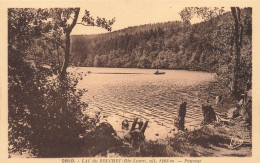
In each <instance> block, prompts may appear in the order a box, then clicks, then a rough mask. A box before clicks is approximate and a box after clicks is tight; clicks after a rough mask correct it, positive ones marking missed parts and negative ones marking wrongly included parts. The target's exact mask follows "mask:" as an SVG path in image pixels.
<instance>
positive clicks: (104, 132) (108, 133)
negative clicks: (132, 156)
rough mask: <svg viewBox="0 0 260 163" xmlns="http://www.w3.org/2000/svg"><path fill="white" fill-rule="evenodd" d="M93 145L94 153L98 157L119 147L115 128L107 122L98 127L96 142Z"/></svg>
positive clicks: (95, 136) (95, 135)
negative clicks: (112, 148) (110, 149)
mask: <svg viewBox="0 0 260 163" xmlns="http://www.w3.org/2000/svg"><path fill="white" fill-rule="evenodd" d="M92 143H93V151H92V153H93V154H94V155H96V154H99V153H101V152H103V151H106V150H107V149H109V148H111V147H115V146H117V145H118V144H119V143H120V141H119V139H118V138H117V134H116V132H115V130H114V129H113V127H112V126H111V125H110V124H109V123H107V122H102V123H100V124H99V126H97V128H96V130H95V132H94V140H93V142H92Z"/></svg>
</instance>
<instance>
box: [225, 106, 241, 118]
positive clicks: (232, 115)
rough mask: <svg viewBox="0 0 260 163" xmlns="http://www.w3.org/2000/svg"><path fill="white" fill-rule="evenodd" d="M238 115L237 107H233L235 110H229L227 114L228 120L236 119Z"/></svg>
mask: <svg viewBox="0 0 260 163" xmlns="http://www.w3.org/2000/svg"><path fill="white" fill-rule="evenodd" d="M238 115H239V112H238V109H237V107H233V108H231V109H229V110H228V112H227V118H235V117H238Z"/></svg>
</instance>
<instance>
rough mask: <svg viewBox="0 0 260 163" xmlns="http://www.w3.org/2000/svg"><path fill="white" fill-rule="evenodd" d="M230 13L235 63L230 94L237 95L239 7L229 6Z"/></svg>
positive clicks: (239, 50)
mask: <svg viewBox="0 0 260 163" xmlns="http://www.w3.org/2000/svg"><path fill="white" fill-rule="evenodd" d="M231 13H232V16H233V19H234V28H235V30H234V46H235V54H236V56H235V65H234V71H233V85H232V87H233V89H232V90H233V91H232V94H233V95H234V96H235V97H237V96H238V73H239V64H240V55H241V46H242V34H243V26H242V24H241V20H240V9H239V8H238V7H231Z"/></svg>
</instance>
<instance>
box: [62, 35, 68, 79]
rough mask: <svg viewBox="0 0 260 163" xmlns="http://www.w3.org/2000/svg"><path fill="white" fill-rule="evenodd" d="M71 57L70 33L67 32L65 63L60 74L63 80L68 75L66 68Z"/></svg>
mask: <svg viewBox="0 0 260 163" xmlns="http://www.w3.org/2000/svg"><path fill="white" fill-rule="evenodd" d="M69 59H70V33H66V35H65V56H64V61H63V65H62V68H61V74H60V78H61V80H63V79H65V77H66V70H67V67H68V65H69Z"/></svg>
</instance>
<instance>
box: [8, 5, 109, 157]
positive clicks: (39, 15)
mask: <svg viewBox="0 0 260 163" xmlns="http://www.w3.org/2000/svg"><path fill="white" fill-rule="evenodd" d="M78 13H79V8H74V9H58V8H55V9H30V8H19V9H18V8H10V9H8V123H9V130H8V131H9V133H8V139H9V152H23V151H26V150H29V151H30V152H31V153H32V154H34V155H35V156H37V157H72V156H74V157H75V156H84V155H82V151H81V147H82V146H85V147H88V146H86V144H87V143H88V142H89V141H91V140H90V139H85V138H86V136H87V135H86V130H88V129H91V128H92V127H93V125H92V124H88V123H86V122H84V121H83V116H84V115H83V113H82V109H84V108H85V107H86V104H85V103H84V102H82V101H81V96H82V95H83V93H84V92H85V90H78V89H76V85H77V83H78V81H79V80H80V79H81V76H80V75H76V76H71V75H67V73H66V69H67V67H68V64H69V57H70V51H69V50H70V33H71V31H72V29H73V27H74V26H75V23H76V20H77V18H78ZM69 19H72V20H73V21H72V23H71V24H69V23H68V22H69ZM82 19H83V20H82V23H83V22H85V23H87V24H88V25H89V24H91V25H93V23H94V19H93V18H92V17H91V16H90V15H89V14H86V15H85V16H84V17H83V18H82ZM113 21H114V20H113ZM113 21H110V22H108V23H106V22H107V21H106V20H105V19H102V20H101V18H98V19H97V23H96V24H95V23H94V25H97V26H100V27H104V28H106V29H108V30H111V27H110V26H109V24H111V25H112V24H113ZM85 25H86V24H85ZM64 34H65V45H64V44H63V43H64V42H63V38H62V36H64ZM55 48H57V49H56V50H55ZM61 49H64V51H63V52H64V53H65V54H64V55H62V56H64V57H65V58H64V62H63V66H62V67H58V69H59V70H58V76H59V77H57V72H56V70H57V69H56V68H53V67H52V65H51V67H50V68H49V67H47V68H46V66H44V63H46V64H48V62H50V61H49V59H50V58H54V57H53V56H51V55H58V56H59V54H60V53H61ZM40 56H41V57H40ZM44 58H46V59H48V61H44ZM64 108H66V109H64ZM60 110H62V112H61V111H60Z"/></svg>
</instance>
